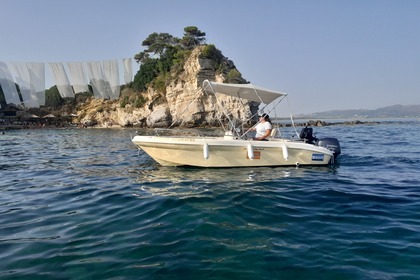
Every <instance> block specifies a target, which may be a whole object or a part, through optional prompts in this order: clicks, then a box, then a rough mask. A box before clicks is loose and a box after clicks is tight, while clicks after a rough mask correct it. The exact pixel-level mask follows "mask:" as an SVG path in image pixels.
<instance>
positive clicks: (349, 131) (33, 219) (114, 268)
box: [0, 119, 420, 280]
mask: <svg viewBox="0 0 420 280" xmlns="http://www.w3.org/2000/svg"><path fill="white" fill-rule="evenodd" d="M314 131H315V134H316V136H317V137H328V136H329V137H336V138H338V139H339V140H340V143H341V145H342V155H341V156H340V157H339V159H338V161H337V163H336V165H335V166H331V167H298V168H297V167H294V166H292V167H278V168H233V169H201V168H188V167H182V168H180V167H162V166H159V165H158V164H157V163H155V162H154V161H153V160H152V159H151V158H150V157H149V156H147V155H146V154H145V153H144V152H142V151H137V149H136V148H135V146H134V145H133V144H132V143H131V141H130V140H131V137H132V136H134V133H135V132H134V130H129V129H38V130H14V131H6V132H5V134H4V135H0V170H1V176H0V279H294V280H296V279H419V278H420V171H419V170H420V167H419V166H420V121H419V120H418V119H417V120H416V119H414V120H403V121H399V120H396V121H387V122H383V123H380V124H366V125H355V126H340V125H335V126H327V127H317V128H314ZM294 133H295V132H294V131H293V130H291V129H290V128H284V129H283V131H282V134H283V136H285V137H291V136H292V135H293V134H294Z"/></svg>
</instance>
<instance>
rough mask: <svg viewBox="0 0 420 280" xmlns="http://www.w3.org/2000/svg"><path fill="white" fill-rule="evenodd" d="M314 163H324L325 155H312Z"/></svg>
mask: <svg viewBox="0 0 420 280" xmlns="http://www.w3.org/2000/svg"><path fill="white" fill-rule="evenodd" d="M312 160H313V161H324V154H312Z"/></svg>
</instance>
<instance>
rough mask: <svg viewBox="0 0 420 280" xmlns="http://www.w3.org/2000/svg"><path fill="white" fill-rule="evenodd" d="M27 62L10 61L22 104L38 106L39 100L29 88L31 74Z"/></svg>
mask: <svg viewBox="0 0 420 280" xmlns="http://www.w3.org/2000/svg"><path fill="white" fill-rule="evenodd" d="M27 64H28V63H24V62H11V66H12V69H13V70H14V72H15V75H14V76H15V80H16V83H17V84H18V86H19V90H20V93H21V95H22V99H23V104H24V106H25V107H35V108H37V107H39V105H40V104H39V101H38V98H37V96H36V95H35V94H32V90H31V76H30V74H29V71H28V65H27Z"/></svg>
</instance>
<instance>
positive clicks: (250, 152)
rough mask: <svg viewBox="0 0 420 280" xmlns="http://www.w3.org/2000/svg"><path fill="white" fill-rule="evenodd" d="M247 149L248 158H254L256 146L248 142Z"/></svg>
mask: <svg viewBox="0 0 420 280" xmlns="http://www.w3.org/2000/svg"><path fill="white" fill-rule="evenodd" d="M247 151H248V158H249V159H250V160H253V159H254V148H253V147H252V145H251V144H248V147H247Z"/></svg>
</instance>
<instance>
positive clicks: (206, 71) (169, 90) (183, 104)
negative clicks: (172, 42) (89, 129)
mask: <svg viewBox="0 0 420 280" xmlns="http://www.w3.org/2000/svg"><path fill="white" fill-rule="evenodd" d="M202 49H203V46H199V47H197V48H195V49H194V50H193V51H192V53H191V55H190V56H189V58H188V59H187V60H186V62H185V64H184V67H183V71H182V72H181V73H180V74H174V73H172V77H171V78H170V79H168V81H167V83H166V89H165V91H166V92H165V93H160V92H157V91H156V90H154V89H152V88H151V87H149V88H148V89H147V91H146V92H142V93H138V92H134V91H133V90H132V89H130V88H125V89H123V90H122V92H121V96H120V99H119V100H116V101H109V100H100V99H93V98H92V99H90V100H88V101H87V102H85V103H84V104H81V105H79V107H78V108H77V115H78V117H77V119H75V121H76V122H79V123H89V124H96V125H98V126H115V125H116V126H122V127H125V126H139V127H169V126H171V125H172V126H186V127H200V126H214V125H218V124H219V121H218V118H221V119H222V120H223V112H222V111H221V109H220V106H218V105H217V104H216V99H215V98H214V96H213V95H208V94H205V93H204V92H203V90H202V83H203V81H204V80H206V79H208V80H210V81H217V82H225V81H226V79H227V73H226V71H224V72H222V73H219V71H217V69H218V68H217V67H218V66H220V65H217V63H216V62H214V61H213V60H211V59H203V58H200V53H201V51H202ZM222 63H223V64H224V66H225V67H224V68H225V69H236V67H235V65H234V64H233V62H232V61H230V60H228V59H227V58H224V59H223V60H222ZM234 82H235V83H246V81H245V80H244V79H242V78H237V79H236V80H235V81H234ZM139 95H141V98H142V100H144V101H145V102H143V103H144V104H143V105H142V106H140V107H139V106H137V107H136V106H134V105H132V104H127V105H125V106H122V102H121V100H122V99H123V98H129V97H132V96H139ZM219 101H220V103H221V105H222V107H223V108H224V110H225V111H227V112H230V113H231V114H232V115H231V117H233V118H234V119H238V120H241V121H244V120H246V119H248V118H249V117H250V116H251V115H253V114H255V113H256V112H257V110H258V105H259V104H258V103H255V102H249V103H245V104H242V102H241V101H240V100H239V99H237V98H234V97H228V96H226V97H222V98H220V99H219Z"/></svg>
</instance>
